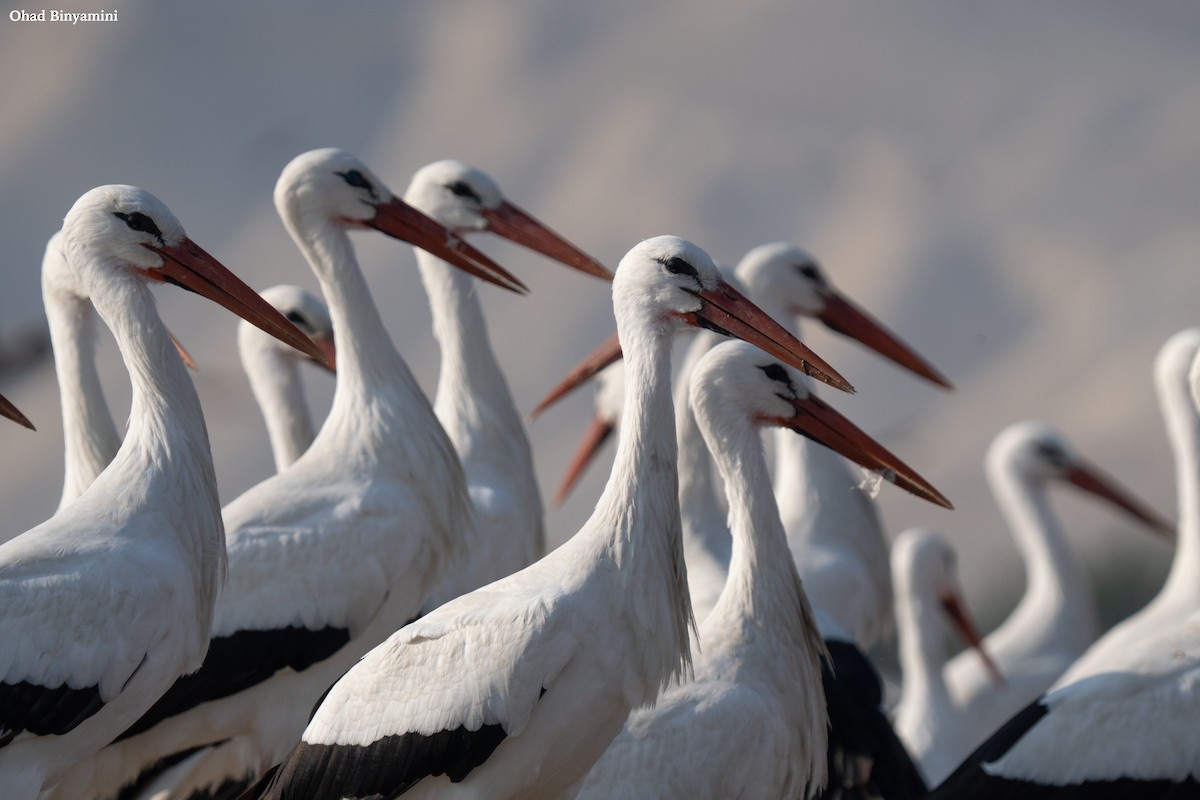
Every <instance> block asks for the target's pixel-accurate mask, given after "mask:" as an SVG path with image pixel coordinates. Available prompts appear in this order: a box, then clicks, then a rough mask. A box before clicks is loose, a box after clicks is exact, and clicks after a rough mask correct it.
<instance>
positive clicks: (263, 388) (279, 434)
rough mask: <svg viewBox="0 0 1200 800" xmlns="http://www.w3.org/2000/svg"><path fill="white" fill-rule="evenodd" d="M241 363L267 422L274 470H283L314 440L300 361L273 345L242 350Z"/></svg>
mask: <svg viewBox="0 0 1200 800" xmlns="http://www.w3.org/2000/svg"><path fill="white" fill-rule="evenodd" d="M242 363H243V365H244V367H245V370H246V377H247V378H249V380H250V389H251V391H253V392H254V399H255V400H257V401H258V408H259V410H260V411H261V412H262V415H263V421H264V422H266V424H267V435H268V436H269V437H270V440H271V453H272V455H273V456H274V457H275V471H276V472H282V471H283V469H284V468H285V467H287V466H289V465H291V464H292V463H293V462H294V461H295V460H296V459H298V458H299V457H300V456H301V455H303V454H304V451H305V450H307V449H308V446H309V445H311V444H312V441H313V424H312V414H310V413H309V410H308V401H307V400H306V399H305V396H304V385H303V383H302V382H301V380H300V365H299V364H298V363H297V362H296V359H294V358H291V357H290V356H287V355H285V354H283V353H281V352H280V351H279V349H278V348H276V347H275V346H274V345H269V346H267V347H263V348H259V349H257V350H254V351H248V350H243V351H242Z"/></svg>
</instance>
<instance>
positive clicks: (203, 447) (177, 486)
mask: <svg viewBox="0 0 1200 800" xmlns="http://www.w3.org/2000/svg"><path fill="white" fill-rule="evenodd" d="M62 244H63V251H64V252H65V253H66V255H67V259H68V261H69V262H70V264H71V266H72V268H73V269H74V271H75V274H76V277H77V279H78V281H79V284H80V285H81V286H82V287H83V288H84V290H85V292H86V293H87V294H88V296H89V297H90V298H91V299H92V302H93V303H94V305H95V307H96V310H97V311H98V313H99V314H100V316H101V318H102V319H104V321H105V322H106V323H107V324H108V325H109V327H110V328H111V329H112V331H113V334H114V336H115V337H116V339H117V344H118V347H119V348H120V351H121V356H122V358H123V359H124V361H125V365H126V367H127V368H128V370H129V373H130V380H131V382H132V385H133V401H132V407H131V410H130V423H129V431H128V433H127V435H126V437H125V441H124V443H123V444H122V445H121V448H120V450H119V451H118V452H117V455H116V457H115V458H114V459H113V461H112V463H111V464H110V465H109V467H108V468H107V469H106V470H104V472H102V473H101V475H100V476H99V477H98V478H97V479H96V480H95V481H94V482H93V483H92V485H91V486H90V487H89V488H88V489H87V490H85V491H84V492H83V494H81V495H80V496H79V498H78V499H76V501H75V502H73V503H71V504H69V505H68V506H66V507H65V508H63V509H62V510H61V511H60V512H59V513H57V514H56V515H55V516H54V517H52V518H51V519H50V520H48V521H47V522H45V523H43V524H42V525H39V526H38V527H36V528H34V529H33V530H30V531H28V532H26V533H25V534H23V535H21V536H18V537H16V538H14V539H11V540H10V541H8V542H6V543H5V544H3V545H0V609H3V613H0V784H2V785H3V786H4V794H5V797H6V798H9V800H26V799H29V800H32V798H35V797H37V796H38V793H39V792H40V791H41V790H42V789H43V788H45V787H48V786H50V785H51V784H53V783H54V782H55V781H56V780H58V778H59V777H60V776H61V775H62V774H63V773H64V771H65V770H67V769H68V768H69V767H70V766H71V765H72V764H74V763H75V762H77V761H79V760H80V759H82V758H85V757H87V756H88V755H89V754H91V753H93V752H95V751H96V750H98V749H99V748H101V747H102V746H104V745H105V744H106V743H107V742H109V741H111V740H112V739H113V737H115V736H116V735H117V734H119V733H120V732H121V731H122V730H123V729H124V728H125V727H126V726H127V725H129V724H130V723H132V722H133V721H134V720H136V719H137V717H138V716H139V715H140V714H141V713H143V712H144V711H145V710H146V709H147V708H149V707H150V705H151V704H152V703H153V702H154V701H155V699H156V698H157V697H158V696H159V695H161V694H162V693H163V692H164V691H166V689H167V688H169V687H170V685H171V683H172V681H174V680H175V679H176V678H177V677H178V676H179V675H181V674H183V673H185V672H189V671H191V670H194V669H195V668H196V667H198V666H199V665H200V662H201V659H202V658H203V657H204V653H205V649H206V647H207V644H208V636H209V631H210V628H211V620H212V609H213V602H214V600H215V598H216V594H217V589H218V586H219V585H220V582H221V578H222V576H223V574H224V567H225V547H224V538H223V528H222V524H221V517H220V505H219V503H218V500H217V489H216V477H215V475H214V474H213V467H212V456H211V454H210V452H209V445H208V435H207V431H206V430H205V426H204V419H203V416H202V414H201V411H200V403H199V400H198V398H197V397H196V392H195V389H194V388H193V387H192V384H191V381H190V380H189V379H188V376H187V373H186V370H185V368H184V366H183V363H182V361H181V360H180V358H179V356H178V355H177V354H176V353H175V352H174V348H173V347H172V344H171V339H170V336H169V335H168V334H167V331H166V328H165V327H164V326H163V324H162V322H161V320H160V319H159V317H158V314H157V311H156V310H155V305H154V298H153V296H152V295H151V293H150V291H149V289H148V287H147V285H146V284H147V283H148V282H170V283H175V284H177V285H179V286H182V287H183V288H186V289H189V290H191V291H194V292H197V293H199V294H201V295H204V296H206V297H208V298H210V299H212V300H214V301H216V302H218V303H220V304H221V305H224V306H225V307H226V308H229V309H230V310H232V311H234V312H235V313H236V314H238V315H239V316H242V317H244V318H247V319H251V320H254V321H255V322H257V323H258V324H260V325H262V326H263V327H264V328H266V329H267V330H270V331H272V332H273V333H275V334H276V335H278V336H280V337H281V338H285V339H287V340H288V341H289V342H291V343H293V344H294V345H296V346H298V347H303V348H304V349H305V350H306V351H308V352H310V353H312V354H314V355H316V354H317V350H316V348H315V347H314V346H313V345H312V343H311V342H308V341H307V340H306V339H305V338H304V336H303V335H302V334H300V333H299V332H298V331H297V330H296V329H295V328H294V327H293V326H292V325H291V324H290V323H288V322H287V321H286V320H284V319H283V318H282V317H281V316H280V315H279V314H278V313H277V312H275V311H274V309H272V308H271V307H270V306H268V305H267V304H266V303H265V302H263V301H262V299H261V298H260V297H259V296H258V295H256V294H254V293H253V292H252V291H251V290H250V289H249V287H247V286H246V285H245V284H243V283H242V282H241V281H239V280H238V279H237V278H236V277H234V276H233V275H232V274H231V273H230V272H229V271H228V270H226V269H225V268H224V267H223V266H221V265H220V264H219V263H218V262H217V261H216V260H215V259H213V258H212V256H210V255H208V254H207V253H205V252H204V251H203V250H201V249H200V248H199V247H198V246H196V245H195V244H194V243H193V242H192V241H191V240H190V239H188V238H187V237H186V235H185V234H184V231H183V227H182V226H181V225H180V224H179V221H178V220H176V219H175V217H174V216H173V215H172V214H171V212H170V211H169V210H168V209H167V208H166V206H164V205H163V204H162V203H161V202H160V201H159V200H158V199H157V198H155V197H153V196H152V195H151V194H149V193H148V192H146V191H145V190H142V189H138V188H135V187H132V186H102V187H99V188H96V189H93V190H91V191H90V192H88V193H86V194H84V195H83V196H82V197H81V198H80V199H79V200H78V201H77V202H76V203H75V205H74V206H73V207H72V208H71V210H70V212H69V213H68V214H67V217H66V220H65V223H64V225H63V239H62Z"/></svg>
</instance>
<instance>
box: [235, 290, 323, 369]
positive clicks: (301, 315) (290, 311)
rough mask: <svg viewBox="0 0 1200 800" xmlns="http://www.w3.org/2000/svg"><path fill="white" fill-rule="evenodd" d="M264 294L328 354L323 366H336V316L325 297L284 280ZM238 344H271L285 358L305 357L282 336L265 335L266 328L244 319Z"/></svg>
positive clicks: (243, 346) (246, 346)
mask: <svg viewBox="0 0 1200 800" xmlns="http://www.w3.org/2000/svg"><path fill="white" fill-rule="evenodd" d="M260 294H262V297H263V299H264V300H266V301H267V302H268V303H270V304H271V305H272V306H273V307H274V308H275V309H276V310H278V311H279V313H280V314H282V315H283V316H284V318H285V319H286V320H287V321H288V322H290V323H292V324H293V325H295V326H296V327H297V328H299V329H300V330H301V332H303V333H304V335H305V336H307V337H308V338H309V339H311V340H312V341H313V343H314V344H315V345H317V347H319V348H320V349H321V351H322V352H323V353H324V354H325V356H326V359H327V363H325V364H322V365H321V366H324V367H326V368H327V369H331V370H332V369H334V368H336V364H337V353H336V348H335V347H334V343H333V320H332V319H331V318H330V316H329V308H328V306H326V305H325V301H324V300H322V299H321V298H320V297H317V295H315V294H313V293H312V292H310V291H308V290H307V289H302V288H300V287H299V286H292V285H291V284H280V285H278V286H272V287H270V288H269V289H264V290H263V291H262V292H261V293H260ZM238 348H239V349H240V350H242V351H243V352H245V351H246V350H247V349H256V348H270V349H271V350H273V351H276V352H277V353H278V354H279V355H280V356H281V357H283V358H293V357H294V358H304V357H305V356H304V354H302V353H300V352H299V351H297V350H294V349H292V348H290V347H284V346H283V345H282V344H280V342H279V340H278V339H274V338H272V337H269V336H263V335H262V332H261V331H259V330H258V329H257V328H255V327H254V326H253V325H250V324H249V323H247V322H245V321H243V322H242V323H241V324H239V325H238Z"/></svg>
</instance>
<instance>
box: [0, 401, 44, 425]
mask: <svg viewBox="0 0 1200 800" xmlns="http://www.w3.org/2000/svg"><path fill="white" fill-rule="evenodd" d="M0 415H2V416H5V417H8V418H9V419H11V420H12V421H13V422H15V423H17V424H18V425H22V426H24V427H26V428H29V430H31V431H36V430H37V428H35V427H33V423H32V422H30V421H29V418H28V417H26V416H25V415H24V414H22V413H21V411H20V409H18V408H17V407H16V406H14V405H13V404H12V403H11V402H9V400H8V398H7V397H5V396H4V395H0Z"/></svg>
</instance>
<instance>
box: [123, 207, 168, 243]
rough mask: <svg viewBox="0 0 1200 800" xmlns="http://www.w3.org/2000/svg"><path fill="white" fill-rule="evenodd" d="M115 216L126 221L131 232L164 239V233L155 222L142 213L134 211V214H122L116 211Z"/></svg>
mask: <svg viewBox="0 0 1200 800" xmlns="http://www.w3.org/2000/svg"><path fill="white" fill-rule="evenodd" d="M113 215H114V216H116V217H117V218H118V219H120V220H122V221H124V223H125V224H126V225H127V226H128V227H129V229H130V230H131V231H137V232H138V233H148V234H150V235H151V236H154V237H156V238H158V239H162V231H160V230H159V229H158V226H157V225H155V224H154V220H152V219H150V218H149V217H147V216H146V215H145V214H143V213H142V212H140V211H134V212H133V213H132V214H122V213H121V212H120V211H114V212H113Z"/></svg>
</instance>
